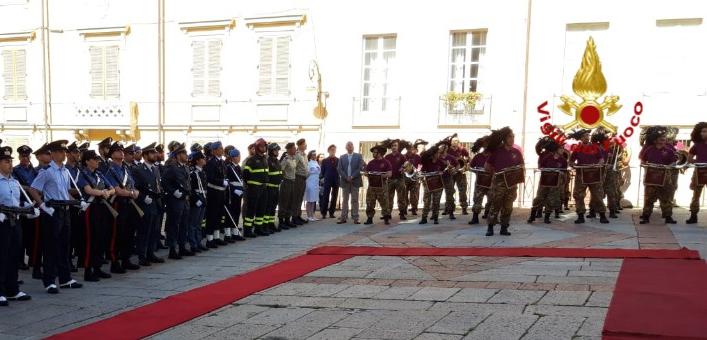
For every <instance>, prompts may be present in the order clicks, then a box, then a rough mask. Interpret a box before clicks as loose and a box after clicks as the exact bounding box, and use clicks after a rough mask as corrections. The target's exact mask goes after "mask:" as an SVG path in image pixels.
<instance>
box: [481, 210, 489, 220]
mask: <svg viewBox="0 0 707 340" xmlns="http://www.w3.org/2000/svg"><path fill="white" fill-rule="evenodd" d="M481 218H483V219H487V218H489V211H488V209H484V214H483V215H481Z"/></svg>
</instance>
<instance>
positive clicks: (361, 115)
mask: <svg viewBox="0 0 707 340" xmlns="http://www.w3.org/2000/svg"><path fill="white" fill-rule="evenodd" d="M351 125H352V126H353V127H398V126H400V97H362V98H357V97H354V98H353V100H352V122H351Z"/></svg>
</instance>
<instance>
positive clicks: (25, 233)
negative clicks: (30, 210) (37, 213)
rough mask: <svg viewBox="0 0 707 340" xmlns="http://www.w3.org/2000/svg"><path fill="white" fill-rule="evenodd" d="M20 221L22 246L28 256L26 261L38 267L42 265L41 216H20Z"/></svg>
mask: <svg viewBox="0 0 707 340" xmlns="http://www.w3.org/2000/svg"><path fill="white" fill-rule="evenodd" d="M20 223H21V224H22V237H23V238H22V240H23V244H24V248H25V250H26V251H27V256H28V258H29V260H28V261H27V262H28V264H29V265H30V266H32V267H34V268H35V269H39V268H40V267H42V233H41V230H42V228H41V224H42V218H41V217H38V218H35V219H28V218H25V217H22V218H20ZM23 255H24V254H23ZM23 260H24V257H23Z"/></svg>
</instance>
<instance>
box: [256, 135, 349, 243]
mask: <svg viewBox="0 0 707 340" xmlns="http://www.w3.org/2000/svg"><path fill="white" fill-rule="evenodd" d="M279 155H280V145H278V144H277V143H270V144H269V145H268V182H267V184H266V185H265V203H266V204H267V206H266V209H265V218H264V220H263V223H264V224H265V228H266V229H267V231H269V232H270V233H273V232H279V231H282V230H281V227H280V225H281V224H283V223H282V221H280V223H279V224H278V225H277V226H276V225H275V209H277V202H278V194H279V191H280V183H281V182H282V169H281V168H280V160H279V159H278V156H279ZM334 169H336V166H334ZM334 172H336V170H334ZM337 178H338V175H337ZM336 187H337V188H338V186H336ZM322 209H325V208H322ZM325 212H326V211H325ZM322 215H324V214H322Z"/></svg>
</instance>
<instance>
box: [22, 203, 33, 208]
mask: <svg viewBox="0 0 707 340" xmlns="http://www.w3.org/2000/svg"><path fill="white" fill-rule="evenodd" d="M31 206H32V203H31V202H24V203H22V207H23V208H29V207H31Z"/></svg>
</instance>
